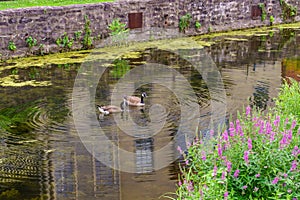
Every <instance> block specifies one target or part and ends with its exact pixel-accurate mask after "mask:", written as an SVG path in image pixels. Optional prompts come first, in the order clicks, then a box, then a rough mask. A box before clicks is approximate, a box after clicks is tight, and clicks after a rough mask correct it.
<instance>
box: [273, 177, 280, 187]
mask: <svg viewBox="0 0 300 200" xmlns="http://www.w3.org/2000/svg"><path fill="white" fill-rule="evenodd" d="M278 180H279V178H278V177H277V176H276V177H275V178H274V179H273V181H272V184H273V185H276V184H277V183H278Z"/></svg>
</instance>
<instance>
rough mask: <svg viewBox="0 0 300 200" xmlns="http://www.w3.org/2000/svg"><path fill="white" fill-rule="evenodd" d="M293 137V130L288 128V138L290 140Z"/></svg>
mask: <svg viewBox="0 0 300 200" xmlns="http://www.w3.org/2000/svg"><path fill="white" fill-rule="evenodd" d="M292 138H293V132H292V130H288V131H287V139H288V140H289V141H291V140H292Z"/></svg>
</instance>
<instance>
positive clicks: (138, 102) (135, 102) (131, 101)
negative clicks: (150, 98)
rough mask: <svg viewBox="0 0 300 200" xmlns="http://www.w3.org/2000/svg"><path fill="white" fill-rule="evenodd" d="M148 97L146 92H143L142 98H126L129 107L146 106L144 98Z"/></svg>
mask: <svg viewBox="0 0 300 200" xmlns="http://www.w3.org/2000/svg"><path fill="white" fill-rule="evenodd" d="M145 97H147V94H146V92H143V93H142V94H141V98H140V97H136V96H124V99H126V101H127V103H128V105H129V106H144V105H145V103H144V98H145Z"/></svg>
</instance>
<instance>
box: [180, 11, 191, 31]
mask: <svg viewBox="0 0 300 200" xmlns="http://www.w3.org/2000/svg"><path fill="white" fill-rule="evenodd" d="M191 20H192V15H191V14H189V13H187V14H185V15H183V16H182V17H181V18H180V19H179V30H180V31H181V32H184V31H185V30H186V29H187V28H188V27H189V25H190V22H191Z"/></svg>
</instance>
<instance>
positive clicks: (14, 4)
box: [0, 0, 112, 12]
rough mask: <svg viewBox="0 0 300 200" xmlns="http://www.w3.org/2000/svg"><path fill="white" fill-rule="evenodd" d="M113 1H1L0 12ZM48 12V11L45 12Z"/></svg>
mask: <svg viewBox="0 0 300 200" xmlns="http://www.w3.org/2000/svg"><path fill="white" fill-rule="evenodd" d="M109 1H112V0H52V1H47V0H14V1H0V10H5V9H10V8H25V7H33V6H66V5H73V4H87V3H100V2H109ZM45 12H46V11H45Z"/></svg>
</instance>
